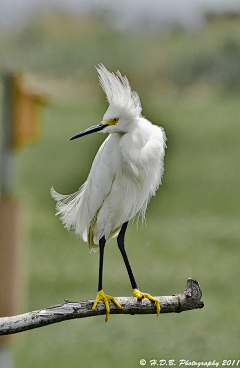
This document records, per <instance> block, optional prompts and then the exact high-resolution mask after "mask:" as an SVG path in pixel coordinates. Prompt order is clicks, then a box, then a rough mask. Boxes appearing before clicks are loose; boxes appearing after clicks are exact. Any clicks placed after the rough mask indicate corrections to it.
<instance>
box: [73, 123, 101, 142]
mask: <svg viewBox="0 0 240 368" xmlns="http://www.w3.org/2000/svg"><path fill="white" fill-rule="evenodd" d="M107 126H108V124H103V123H99V124H97V125H93V126H91V127H90V128H88V129H86V130H83V131H82V132H80V133H78V134H76V135H74V136H73V137H71V138H69V141H72V140H73V139H76V138H79V137H83V136H84V135H87V134H90V133H94V132H99V131H100V130H103V129H104V128H106V127H107Z"/></svg>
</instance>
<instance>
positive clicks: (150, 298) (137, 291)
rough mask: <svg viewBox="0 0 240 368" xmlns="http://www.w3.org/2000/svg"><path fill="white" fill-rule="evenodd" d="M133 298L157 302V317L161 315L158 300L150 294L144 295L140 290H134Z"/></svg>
mask: <svg viewBox="0 0 240 368" xmlns="http://www.w3.org/2000/svg"><path fill="white" fill-rule="evenodd" d="M133 296H134V297H136V298H138V299H144V298H147V299H149V300H152V301H153V302H155V303H156V312H157V315H159V313H160V310H161V308H160V303H159V300H158V299H156V298H154V297H153V296H152V295H150V294H148V293H142V292H141V291H140V290H138V289H133Z"/></svg>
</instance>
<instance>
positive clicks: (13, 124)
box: [0, 72, 44, 368]
mask: <svg viewBox="0 0 240 368" xmlns="http://www.w3.org/2000/svg"><path fill="white" fill-rule="evenodd" d="M2 81H3V112H2V142H1V156H0V158H1V163H0V190H1V198H0V317H6V316H11V315H14V314H15V313H16V312H17V308H18V299H19V294H20V293H19V288H20V287H19V285H20V282H19V281H20V276H21V275H20V265H19V263H20V262H19V248H20V244H19V239H20V236H19V235H20V234H19V232H20V208H19V203H18V201H17V199H15V198H13V196H12V182H13V180H12V151H13V149H14V148H15V147H19V146H21V145H22V144H23V143H25V142H26V141H28V140H30V139H33V138H35V137H36V135H37V133H38V123H39V119H38V118H39V116H38V115H39V114H38V113H39V107H40V105H41V103H42V102H43V100H44V98H43V96H42V94H39V93H34V92H32V91H29V89H27V88H26V86H25V85H24V81H23V79H22V76H21V75H20V76H19V75H14V74H12V73H8V72H5V73H2ZM8 340H9V338H8V337H7V336H1V337H0V366H3V363H2V365H1V356H4V357H5V358H4V359H6V356H7V355H8V352H7V349H5V350H4V346H6V345H4V343H6V342H8ZM1 353H4V354H1ZM10 361H11V357H10V356H9V362H10ZM10 366H11V363H9V364H8V365H7V363H4V368H8V367H10Z"/></svg>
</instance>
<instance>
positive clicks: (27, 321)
mask: <svg viewBox="0 0 240 368" xmlns="http://www.w3.org/2000/svg"><path fill="white" fill-rule="evenodd" d="M155 298H157V299H158V300H159V302H160V306H161V312H160V314H162V313H172V312H175V313H180V312H183V311H187V310H191V309H198V308H203V307H204V302H203V300H202V292H201V289H200V286H199V284H198V282H197V281H196V280H195V279H192V278H189V279H188V280H187V285H186V288H185V290H184V291H183V292H182V293H181V294H175V295H172V296H159V297H155ZM116 300H117V301H118V302H119V303H120V304H121V307H122V308H121V309H117V307H116V306H115V304H114V303H113V302H112V301H109V306H110V310H111V312H110V313H111V314H155V313H156V307H155V303H154V302H152V301H150V300H149V299H143V300H138V299H137V298H133V297H119V298H116ZM93 303H94V300H83V301H80V302H69V301H68V300H64V302H63V303H62V304H58V305H54V306H52V307H48V308H45V309H41V310H38V311H33V312H29V313H25V314H20V315H17V316H13V317H3V318H0V335H9V334H14V333H17V332H22V331H27V330H31V329H33V328H37V327H42V326H46V325H49V324H52V323H56V322H61V321H65V320H67V319H74V318H84V317H93V316H98V315H102V314H105V313H106V310H105V305H104V302H103V301H100V302H99V303H98V305H97V307H96V309H95V310H92V306H93ZM159 318H160V317H159Z"/></svg>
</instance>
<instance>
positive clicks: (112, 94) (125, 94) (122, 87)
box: [96, 64, 142, 117]
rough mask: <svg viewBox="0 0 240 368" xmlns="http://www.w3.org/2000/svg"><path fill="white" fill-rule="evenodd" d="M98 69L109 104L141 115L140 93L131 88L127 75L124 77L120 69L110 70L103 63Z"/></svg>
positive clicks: (135, 115) (136, 115) (137, 115)
mask: <svg viewBox="0 0 240 368" xmlns="http://www.w3.org/2000/svg"><path fill="white" fill-rule="evenodd" d="M96 69H97V71H98V74H99V82H100V85H101V87H102V89H103V90H104V92H105V93H106V96H107V100H108V102H109V105H115V106H121V107H123V108H125V109H127V110H128V111H129V112H130V113H131V114H132V115H133V116H134V117H139V116H140V115H141V111H142V106H141V102H140V99H139V96H138V94H137V93H136V92H134V91H132V90H131V87H130V84H129V82H128V79H127V77H126V76H124V77H123V76H122V75H121V73H120V71H119V70H118V71H117V72H116V73H111V72H109V71H108V70H107V69H106V68H105V66H104V65H103V64H99V65H98V66H97V67H96Z"/></svg>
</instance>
